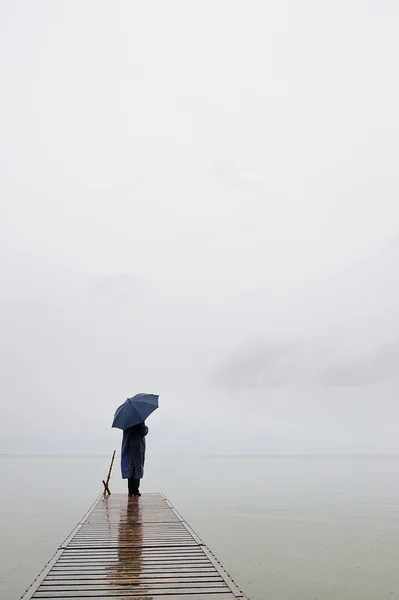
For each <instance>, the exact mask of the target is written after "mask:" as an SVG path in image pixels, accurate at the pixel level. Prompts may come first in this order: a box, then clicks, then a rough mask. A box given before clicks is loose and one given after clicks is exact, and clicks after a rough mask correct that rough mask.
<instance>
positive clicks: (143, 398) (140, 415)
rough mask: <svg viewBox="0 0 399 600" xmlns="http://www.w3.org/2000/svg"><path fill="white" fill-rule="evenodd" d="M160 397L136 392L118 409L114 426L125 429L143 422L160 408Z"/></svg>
mask: <svg viewBox="0 0 399 600" xmlns="http://www.w3.org/2000/svg"><path fill="white" fill-rule="evenodd" d="M158 398H159V396H155V395H154V394H136V395H135V396H133V398H128V399H127V400H126V401H125V402H124V403H123V404H121V405H120V407H119V408H117V409H116V412H115V416H114V422H113V423H112V427H117V428H118V429H123V430H125V429H129V427H133V425H138V423H143V422H144V421H145V420H146V418H147V417H148V416H149V415H150V414H151V413H152V412H154V410H156V409H157V408H158Z"/></svg>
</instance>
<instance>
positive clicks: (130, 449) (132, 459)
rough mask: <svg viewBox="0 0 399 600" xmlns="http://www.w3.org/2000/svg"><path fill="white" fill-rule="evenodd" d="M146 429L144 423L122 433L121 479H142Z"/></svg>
mask: <svg viewBox="0 0 399 600" xmlns="http://www.w3.org/2000/svg"><path fill="white" fill-rule="evenodd" d="M147 433H148V427H147V426H146V425H145V424H144V423H139V424H138V425H134V426H133V427H130V428H129V429H126V430H125V431H124V432H123V439H122V452H121V470H122V479H130V478H131V477H132V478H133V479H142V478H143V475H144V460H145V436H146V435H147Z"/></svg>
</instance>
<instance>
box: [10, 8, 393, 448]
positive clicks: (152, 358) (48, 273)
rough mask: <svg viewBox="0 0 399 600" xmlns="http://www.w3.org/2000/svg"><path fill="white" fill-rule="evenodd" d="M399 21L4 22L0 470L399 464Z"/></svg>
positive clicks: (38, 12) (92, 14)
mask: <svg viewBox="0 0 399 600" xmlns="http://www.w3.org/2000/svg"><path fill="white" fill-rule="evenodd" d="M398 30H399V5H398V3H397V2H394V1H393V0H392V1H390V0H378V1H377V0H326V1H320V0H304V1H302V2H297V1H296V0H282V1H279V2H275V1H273V2H272V1H263V0H259V1H251V0H247V1H246V2H244V1H237V0H201V2H198V1H197V2H194V1H190V0H181V1H177V0H168V1H165V0H160V1H158V2H155V1H151V0H150V1H147V2H142V1H141V2H139V1H135V0H126V1H122V0H114V1H113V2H104V1H102V0H93V1H90V0H47V1H46V0H35V1H27V0H15V1H13V2H2V3H1V4H0V71H1V82H0V84H1V93H0V131H1V135H0V203H1V219H0V234H1V235H0V269H1V294H0V327H1V344H0V372H1V419H0V452H32V453H41V452H46V453H47V452H63V453H64V452H67V453H76V452H77V453H86V452H88V453H97V452H101V453H108V452H111V451H112V449H113V447H114V446H116V447H118V446H119V440H120V432H119V431H117V430H111V429H110V425H111V422H112V417H113V413H114V410H115V409H116V407H117V406H118V405H119V404H120V403H122V402H123V401H124V400H125V398H126V397H128V396H132V395H134V394H135V393H137V392H151V393H158V394H160V409H159V410H158V411H157V412H156V413H154V415H152V416H151V418H150V419H149V420H148V425H149V427H150V434H151V435H150V437H149V438H148V443H149V447H150V448H151V451H152V452H157V453H161V452H165V453H175V452H182V453H201V452H209V453H269V452H270V453H307V452H312V453H313V452H316V453H325V452H344V453H347V452H399V436H398V418H399V404H398V392H399V373H398V370H399V369H398V364H399V362H398V359H399V320H398V317H399V315H398V306H399V271H398V264H399V261H398V259H399V195H398V193H399V170H398V161H399V137H398V135H399V110H398V106H399V83H398V77H397V60H398V55H399V38H398Z"/></svg>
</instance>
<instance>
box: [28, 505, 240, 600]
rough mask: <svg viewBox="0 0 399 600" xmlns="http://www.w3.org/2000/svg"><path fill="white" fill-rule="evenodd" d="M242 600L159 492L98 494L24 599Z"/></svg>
mask: <svg viewBox="0 0 399 600" xmlns="http://www.w3.org/2000/svg"><path fill="white" fill-rule="evenodd" d="M40 598H41V599H43V600H44V599H50V600H88V599H90V600H100V599H101V600H103V599H104V598H115V599H116V598H117V599H118V600H124V599H125V600H150V599H151V600H233V599H241V600H245V597H244V595H243V594H242V592H241V591H240V590H239V589H238V587H237V586H236V585H235V583H234V582H233V581H232V580H231V578H230V577H229V576H228V575H227V573H226V571H225V570H224V569H223V567H222V566H221V565H220V564H219V563H218V562H217V560H216V558H215V557H214V556H213V554H212V553H211V552H210V551H209V549H208V548H206V546H205V545H204V543H203V542H202V540H201V539H200V538H199V537H198V536H197V534H196V533H195V532H194V531H193V530H192V529H191V527H190V526H189V525H188V523H186V521H185V520H184V518H183V517H182V516H181V515H180V514H179V513H178V512H177V511H176V510H175V509H174V508H173V507H172V505H171V504H170V502H169V501H168V500H167V499H166V498H165V497H163V496H161V495H160V494H148V495H147V494H145V495H143V496H141V498H138V499H137V498H134V499H129V498H128V497H127V495H126V496H125V495H120V494H115V495H112V496H109V497H106V498H104V497H101V498H100V499H99V500H97V501H96V502H95V504H94V505H93V506H92V507H91V508H90V510H89V511H88V513H87V514H86V516H85V518H84V519H82V520H81V521H80V522H79V523H78V525H77V527H76V528H75V529H74V530H73V532H72V533H71V534H70V535H69V536H68V537H67V539H66V540H65V542H64V543H63V544H62V545H61V546H60V548H59V549H58V552H57V554H56V555H55V556H54V558H53V559H52V560H51V561H50V563H49V564H48V566H47V567H46V568H45V570H44V571H43V572H42V574H41V575H40V576H39V578H38V579H37V580H36V581H35V582H34V584H32V586H31V588H30V589H29V590H28V591H27V592H26V594H25V595H24V596H23V600H35V599H37V600H38V599H40Z"/></svg>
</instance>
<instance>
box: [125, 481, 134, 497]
mask: <svg viewBox="0 0 399 600" xmlns="http://www.w3.org/2000/svg"><path fill="white" fill-rule="evenodd" d="M127 485H128V490H129V496H133V494H134V493H135V491H136V480H135V479H133V477H129V479H128V480H127Z"/></svg>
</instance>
